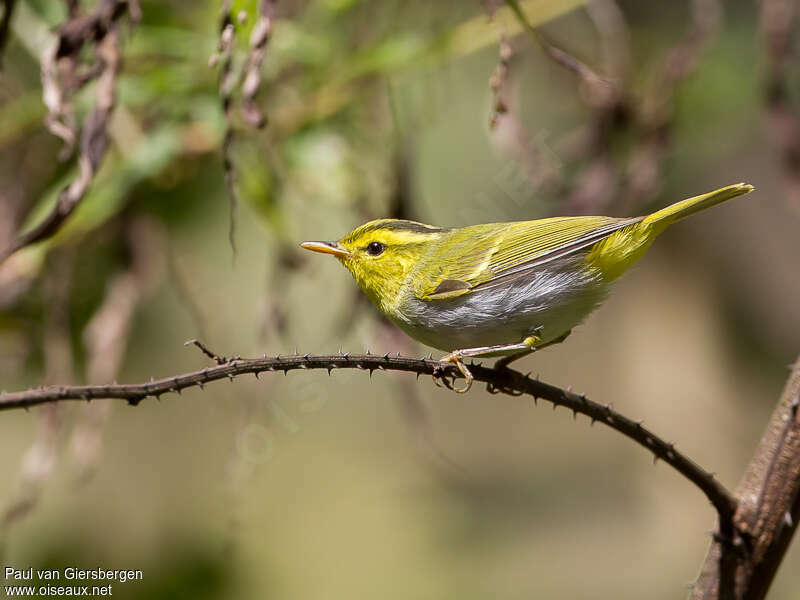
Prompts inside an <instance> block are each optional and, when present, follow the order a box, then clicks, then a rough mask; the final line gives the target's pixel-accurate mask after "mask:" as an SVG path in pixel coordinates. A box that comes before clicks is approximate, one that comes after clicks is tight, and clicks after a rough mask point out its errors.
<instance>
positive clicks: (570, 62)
mask: <svg viewBox="0 0 800 600" xmlns="http://www.w3.org/2000/svg"><path fill="white" fill-rule="evenodd" d="M506 4H508V6H509V7H510V8H511V10H512V11H513V12H514V15H515V16H516V17H517V19H518V20H519V22H520V24H521V25H522V27H523V29H525V30H526V31H527V32H528V33H529V34H530V35H531V37H532V38H533V39H534V40H535V41H536V43H537V44H539V46H541V47H542V49H543V50H544V51H545V53H547V55H548V56H549V57H550V58H552V59H553V60H554V61H555V62H556V63H558V64H559V65H561V66H562V67H564V68H565V69H567V70H568V71H571V72H573V73H575V74H576V75H577V76H578V77H580V79H581V80H582V81H583V82H585V83H587V84H590V85H592V86H596V85H601V86H603V87H605V86H608V85H609V82H608V81H607V80H606V79H604V78H602V77H600V76H599V75H598V74H597V73H595V72H594V71H593V70H592V69H591V67H589V66H588V65H587V64H585V63H583V62H581V61H580V60H578V59H577V58H575V57H574V56H572V55H571V54H570V53H568V52H565V51H564V50H562V49H561V48H558V47H556V46H554V45H553V44H551V43H550V42H548V41H547V40H546V39H545V38H544V37H543V36H542V34H541V33H539V32H538V31H537V29H536V28H535V27H534V26H533V25H531V24H530V22H529V21H528V18H527V17H526V16H525V12H524V11H523V10H522V7H521V6H520V5H519V2H518V1H517V0H506Z"/></svg>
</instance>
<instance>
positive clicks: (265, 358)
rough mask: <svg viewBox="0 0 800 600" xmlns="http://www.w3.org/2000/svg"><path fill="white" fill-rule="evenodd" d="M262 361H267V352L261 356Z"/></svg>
mask: <svg viewBox="0 0 800 600" xmlns="http://www.w3.org/2000/svg"><path fill="white" fill-rule="evenodd" d="M261 359H262V360H267V353H266V352H264V354H262V355H261Z"/></svg>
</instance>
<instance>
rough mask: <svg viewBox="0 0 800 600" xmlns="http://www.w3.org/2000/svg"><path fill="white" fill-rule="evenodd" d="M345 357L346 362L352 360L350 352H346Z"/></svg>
mask: <svg viewBox="0 0 800 600" xmlns="http://www.w3.org/2000/svg"><path fill="white" fill-rule="evenodd" d="M343 356H344V359H345V360H350V353H349V352H345V353H344V355H343Z"/></svg>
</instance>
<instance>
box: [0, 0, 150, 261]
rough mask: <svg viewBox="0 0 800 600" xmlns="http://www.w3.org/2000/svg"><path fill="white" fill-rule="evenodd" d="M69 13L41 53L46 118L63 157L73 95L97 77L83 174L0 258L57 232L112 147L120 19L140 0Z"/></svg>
mask: <svg viewBox="0 0 800 600" xmlns="http://www.w3.org/2000/svg"><path fill="white" fill-rule="evenodd" d="M69 12H70V16H69V18H68V20H67V21H66V22H65V23H63V24H62V25H61V27H60V28H59V31H58V41H57V43H56V44H55V45H54V46H53V47H52V48H51V49H50V50H48V51H47V52H45V54H44V56H43V58H42V87H43V91H42V94H43V99H44V103H45V104H46V105H47V108H48V110H49V113H48V115H47V117H46V119H45V123H46V125H47V127H48V129H50V131H51V132H52V133H53V134H54V135H57V136H58V137H60V138H62V139H63V140H64V142H65V144H66V145H65V148H64V153H63V156H64V158H66V157H67V156H69V154H71V153H72V150H73V148H74V146H75V143H76V140H77V126H76V122H75V116H74V114H73V110H72V106H71V103H70V100H71V98H72V96H73V95H74V94H75V93H76V92H77V91H78V90H80V89H81V88H83V87H84V86H85V85H86V84H87V83H88V82H89V81H92V80H93V79H97V80H98V82H97V87H96V89H95V106H94V109H93V110H92V112H90V113H89V115H88V116H87V117H86V120H85V122H84V123H83V130H82V132H81V136H80V155H79V156H78V175H77V176H76V177H75V179H74V180H73V181H72V182H71V183H70V184H69V185H67V186H66V187H65V188H64V189H63V190H61V193H60V194H59V195H58V199H57V200H56V204H55V206H54V207H53V209H52V210H51V211H50V212H49V214H47V215H46V216H45V217H44V219H43V220H42V221H40V222H39V223H38V224H37V225H35V226H33V227H32V228H31V229H29V230H28V231H26V232H24V233H21V234H18V236H17V238H16V239H15V240H14V241H13V242H12V243H11V245H10V246H9V247H8V248H4V249H0V262H3V261H4V260H5V259H6V258H8V256H10V255H11V254H13V253H14V252H16V251H17V250H19V249H21V248H24V247H25V246H28V245H30V244H35V243H36V242H40V241H42V240H44V239H47V238H49V237H51V236H53V235H54V234H55V233H56V232H58V230H59V229H61V227H62V226H63V225H64V223H65V222H66V220H67V219H68V218H69V216H70V215H71V214H72V213H73V212H74V210H75V209H76V208H77V207H78V204H80V202H81V200H82V199H83V197H84V196H85V195H86V192H87V191H88V189H89V186H90V185H91V183H92V180H93V179H94V175H95V173H96V172H97V170H98V168H99V167H100V164H101V162H102V160H103V157H104V156H105V153H106V149H107V147H108V133H107V126H108V122H109V119H110V117H111V113H112V111H113V109H114V105H115V102H116V86H117V77H118V75H119V70H120V64H121V51H120V41H119V20H120V18H121V17H122V16H123V15H124V14H126V13H127V14H128V15H129V17H130V21H131V22H132V23H134V22H136V21H137V20H138V18H139V16H140V9H139V5H138V1H135V0H127V1H126V0H102V2H100V3H99V4H98V5H97V8H96V9H95V10H94V12H92V13H91V14H88V15H83V14H81V13H80V12H79V11H78V9H77V3H73V4H70V11H69ZM86 45H91V46H92V47H93V50H94V63H93V64H92V65H90V66H89V67H88V68H86V67H85V65H83V60H82V51H83V48H84V46H86Z"/></svg>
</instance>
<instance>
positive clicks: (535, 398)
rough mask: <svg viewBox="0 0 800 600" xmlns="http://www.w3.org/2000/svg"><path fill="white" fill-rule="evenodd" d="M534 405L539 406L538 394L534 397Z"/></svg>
mask: <svg viewBox="0 0 800 600" xmlns="http://www.w3.org/2000/svg"><path fill="white" fill-rule="evenodd" d="M533 405H534V406H539V399H538V398H537V397H536V396H534V397H533Z"/></svg>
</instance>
